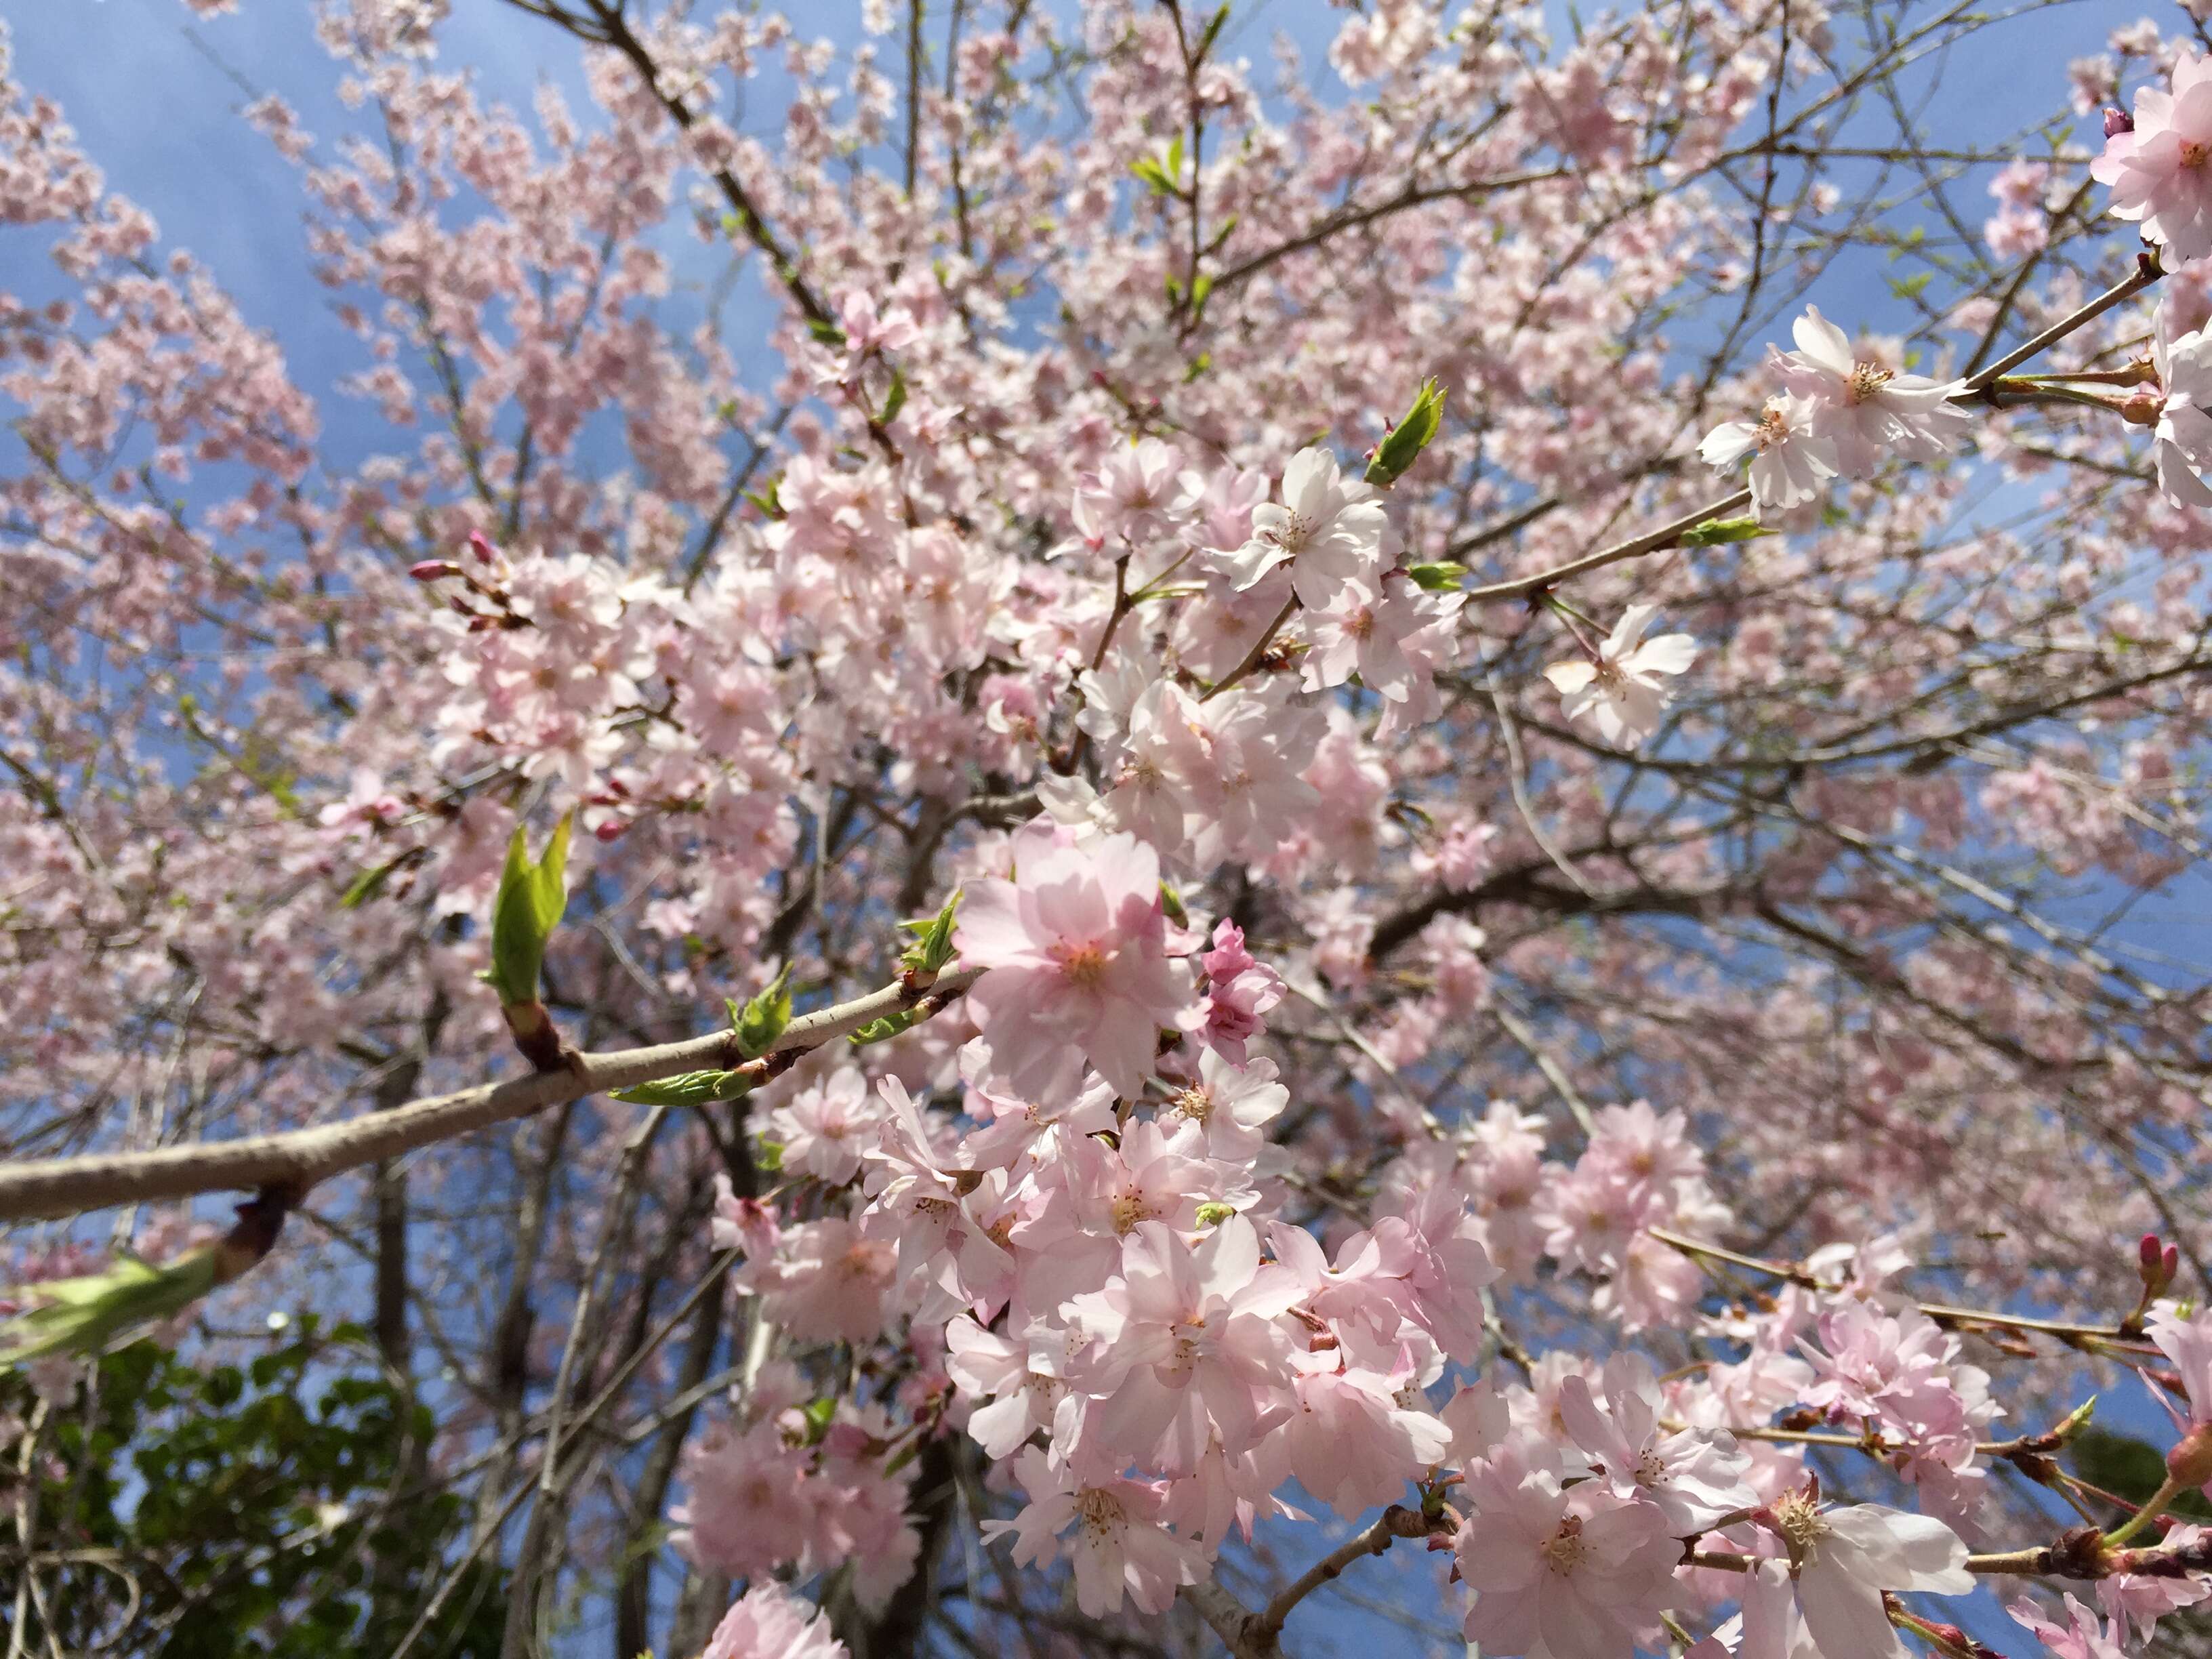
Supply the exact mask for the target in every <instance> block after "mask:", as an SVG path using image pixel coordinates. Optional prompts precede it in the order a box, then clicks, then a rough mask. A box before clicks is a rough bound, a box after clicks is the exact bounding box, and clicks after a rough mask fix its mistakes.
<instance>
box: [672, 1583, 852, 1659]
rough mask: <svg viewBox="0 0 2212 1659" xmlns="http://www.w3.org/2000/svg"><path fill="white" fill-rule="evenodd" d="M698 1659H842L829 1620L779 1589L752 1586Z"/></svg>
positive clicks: (778, 1586) (768, 1585) (843, 1654)
mask: <svg viewBox="0 0 2212 1659" xmlns="http://www.w3.org/2000/svg"><path fill="white" fill-rule="evenodd" d="M699 1659H846V1648H845V1644H843V1643H842V1642H841V1641H839V1640H838V1639H837V1638H836V1635H835V1634H834V1633H833V1632H831V1631H830V1628H829V1620H828V1618H826V1617H825V1616H824V1615H823V1613H821V1612H819V1611H818V1610H817V1609H816V1608H815V1607H811V1606H809V1605H808V1604H807V1603H806V1602H805V1601H800V1600H799V1598H798V1597H797V1596H795V1595H792V1594H791V1593H790V1592H789V1591H788V1590H787V1589H784V1588H783V1587H782V1586H781V1584H777V1583H760V1584H755V1585H754V1586H753V1587H752V1588H751V1589H748V1590H747V1591H746V1592H745V1593H744V1595H741V1596H739V1597H738V1600H737V1601H735V1602H734V1603H732V1606H731V1607H730V1610H729V1611H728V1612H727V1613H724V1614H723V1615H722V1620H721V1622H720V1624H718V1625H716V1626H714V1634H713V1635H712V1636H710V1637H708V1638H707V1647H706V1650H705V1651H704V1652H703V1653H702V1654H701V1655H700V1656H699Z"/></svg>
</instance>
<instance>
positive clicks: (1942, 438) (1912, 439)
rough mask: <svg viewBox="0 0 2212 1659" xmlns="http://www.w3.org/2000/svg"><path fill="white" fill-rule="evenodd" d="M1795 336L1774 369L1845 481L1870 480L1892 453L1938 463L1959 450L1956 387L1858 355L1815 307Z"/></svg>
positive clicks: (1962, 422) (1962, 426)
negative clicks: (1800, 401)
mask: <svg viewBox="0 0 2212 1659" xmlns="http://www.w3.org/2000/svg"><path fill="white" fill-rule="evenodd" d="M1791 335H1792V337H1794V338H1795V339H1796V342H1797V349H1796V350H1795V351H1793V352H1790V353H1789V354H1788V355H1787V356H1782V357H1780V358H1779V359H1778V362H1777V364H1776V367H1777V368H1778V372H1779V373H1780V374H1781V376H1782V380H1783V383H1784V386H1787V387H1788V388H1789V390H1790V392H1791V393H1793V394H1794V395H1796V397H1798V398H1802V399H1803V400H1804V402H1805V404H1806V405H1807V407H1808V410H1809V414H1808V417H1807V427H1808V430H1809V431H1810V432H1811V433H1812V435H1814V437H1815V438H1818V439H1820V440H1822V441H1825V442H1826V444H1827V445H1828V446H1829V447H1830V448H1831V449H1832V452H1833V453H1834V455H1835V458H1836V465H1837V468H1838V470H1839V471H1841V472H1842V473H1843V474H1844V477H1850V478H1865V477H1872V476H1873V474H1874V473H1875V470H1876V469H1877V468H1878V467H1880V465H1881V461H1882V458H1883V457H1884V456H1885V455H1887V454H1896V455H1899V456H1902V457H1904V458H1905V459H1909V460H1922V461H1926V460H1936V459H1940V458H1941V457H1942V456H1943V455H1946V454H1948V453H1950V451H1951V450H1953V449H1954V448H1955V447H1957V444H1958V441H1959V438H1960V435H1961V434H1962V433H1963V432H1964V431H1965V430H1966V426H1967V424H1968V418H1967V416H1966V411H1965V410H1962V409H1958V408H1955V407H1954V406H1953V404H1952V403H1951V398H1952V396H1953V394H1954V392H1957V391H1958V390H1959V386H1957V385H1956V384H1955V383H1948V384H1946V383H1938V382H1936V381H1935V380H1929V379H1927V378H1926V377H1924V376H1923V375H1918V374H1902V373H1900V372H1899V371H1898V370H1896V369H1894V368H1891V367H1890V366H1889V365H1887V364H1886V363H1883V362H1877V361H1875V360H1873V359H1870V358H1867V357H1862V356H1859V355H1858V354H1857V352H1855V351H1854V350H1853V349H1852V347H1851V341H1850V336H1849V335H1847V334H1845V333H1844V331H1843V330H1841V329H1840V328H1838V327H1837V326H1836V325H1834V324H1833V323H1832V322H1830V321H1829V320H1828V319H1826V318H1825V317H1823V316H1822V315H1821V314H1820V307H1818V306H1808V307H1805V314H1804V315H1803V316H1802V317H1800V318H1799V319H1797V320H1796V323H1794V324H1793V325H1791Z"/></svg>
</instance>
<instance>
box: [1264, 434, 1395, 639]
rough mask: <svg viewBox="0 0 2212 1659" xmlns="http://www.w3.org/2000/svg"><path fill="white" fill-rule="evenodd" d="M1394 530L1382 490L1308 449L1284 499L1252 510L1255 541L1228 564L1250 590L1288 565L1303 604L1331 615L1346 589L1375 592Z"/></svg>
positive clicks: (1288, 476) (1297, 461) (1294, 461)
mask: <svg viewBox="0 0 2212 1659" xmlns="http://www.w3.org/2000/svg"><path fill="white" fill-rule="evenodd" d="M1389 530H1390V523H1389V519H1388V518H1387V517H1386V516H1385V515H1384V513H1383V503H1382V502H1381V501H1379V500H1378V499H1377V498H1376V493H1375V490H1374V489H1373V488H1372V487H1371V486H1370V485H1369V484H1367V483H1364V481H1362V480H1360V479H1358V478H1347V477H1345V476H1344V474H1343V472H1342V471H1341V470H1340V468H1339V467H1338V465H1337V464H1336V457H1334V455H1332V454H1330V453H1328V451H1327V450H1325V449H1317V448H1316V449H1302V450H1300V451H1299V452H1298V453H1297V454H1295V455H1293V456H1291V460H1290V465H1288V466H1286V467H1285V468H1284V469H1283V499H1282V503H1281V504H1280V505H1279V506H1278V505H1277V504H1275V503H1274V502H1273V501H1262V502H1261V504H1260V505H1259V506H1257V507H1254V508H1253V509H1252V538H1251V539H1250V540H1249V541H1248V542H1246V543H1245V544H1244V545H1243V547H1242V548H1240V549H1239V550H1237V552H1236V553H1234V554H1232V555H1231V556H1229V558H1228V560H1227V561H1226V563H1227V567H1228V568H1229V570H1230V572H1231V575H1232V576H1233V577H1234V578H1235V580H1236V582H1237V587H1238V588H1239V589H1240V590H1242V589H1244V588H1248V587H1251V586H1254V585H1255V584H1256V583H1257V582H1258V581H1259V580H1261V577H1263V576H1265V575H1266V574H1267V573H1268V572H1269V571H1270V570H1273V568H1275V567H1276V566H1278V565H1280V564H1287V565H1289V567H1290V570H1291V586H1292V588H1293V589H1294V590H1295V591H1296V592H1297V597H1298V602H1299V603H1300V604H1301V605H1304V606H1305V607H1306V608H1307V609H1308V610H1309V611H1326V610H1328V608H1329V607H1330V606H1331V605H1334V603H1335V602H1336V599H1337V597H1338V595H1339V594H1340V592H1342V591H1343V589H1344V588H1345V586H1346V585H1347V584H1348V583H1351V582H1354V581H1362V580H1364V581H1365V582H1367V583H1368V584H1369V585H1370V586H1372V585H1374V584H1375V583H1376V581H1377V580H1379V579H1380V577H1381V576H1382V574H1383V570H1384V569H1385V568H1388V566H1389V553H1388V552H1386V550H1385V546H1384V544H1385V543H1386V542H1387V541H1388V539H1389Z"/></svg>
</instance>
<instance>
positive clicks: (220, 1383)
mask: <svg viewBox="0 0 2212 1659" xmlns="http://www.w3.org/2000/svg"><path fill="white" fill-rule="evenodd" d="M35 1404H36V1401H35V1398H34V1396H33V1394H32V1392H31V1390H30V1389H29V1387H28V1385H27V1383H26V1382H25V1380H24V1379H23V1378H22V1377H21V1376H20V1375H9V1376H0V1416H9V1415H12V1416H14V1417H15V1418H17V1419H21V1420H23V1421H28V1420H29V1419H30V1418H31V1416H32V1413H33V1407H34V1406H35ZM430 1425H431V1419H430V1414H429V1412H428V1410H427V1408H425V1407H422V1405H420V1404H418V1403H416V1402H415V1401H412V1400H410V1397H409V1396H408V1395H406V1394H405V1393H404V1392H403V1391H402V1390H401V1389H398V1388H397V1387H395V1386H394V1385H393V1384H392V1383H391V1382H390V1381H388V1380H387V1379H386V1377H385V1376H383V1374H382V1373H381V1371H380V1369H379V1367H378V1365H377V1364H376V1359H375V1355H374V1352H373V1350H371V1349H370V1348H369V1347H368V1345H367V1343H366V1342H365V1340H364V1339H363V1336H362V1332H361V1331H360V1329H359V1328H357V1327H353V1326H341V1327H339V1328H336V1329H335V1330H332V1331H331V1332H329V1333H328V1334H324V1333H322V1332H321V1331H320V1330H319V1328H318V1327H317V1323H316V1322H315V1321H314V1320H313V1318H312V1317H310V1318H308V1319H306V1320H303V1321H302V1322H301V1323H300V1324H299V1325H298V1326H296V1327H295V1329H294V1332H293V1333H292V1334H290V1335H289V1338H286V1339H272V1340H271V1344H270V1347H269V1349H268V1351H267V1352H264V1353H262V1354H260V1355H258V1356H257V1357H254V1358H251V1359H249V1360H246V1361H245V1362H244V1363H242V1364H221V1365H215V1366H211V1367H209V1368H206V1369H202V1368H201V1367H199V1366H197V1365H194V1364H188V1363H185V1362H183V1361H180V1360H179V1358H177V1357H176V1356H175V1355H174V1354H173V1353H172V1352H169V1351H168V1350H167V1349H164V1348H161V1347H160V1346H156V1345H155V1343H153V1342H150V1341H141V1342H135V1343H132V1344H131V1346H128V1347H125V1348H123V1349H120V1350H118V1352H114V1353H112V1354H110V1355H108V1356H107V1357H106V1358H105V1359H103V1360H101V1361H100V1368H99V1373H98V1376H97V1379H96V1383H95V1385H94V1388H93V1389H91V1390H89V1391H88V1392H80V1393H79V1394H78V1395H77V1397H76V1400H75V1401H73V1402H72V1403H70V1404H69V1405H67V1406H64V1407H56V1408H52V1410H51V1411H50V1414H49V1415H48V1417H47V1419H46V1423H45V1425H44V1426H43V1427H42V1428H41V1429H40V1435H39V1446H40V1452H41V1454H42V1456H41V1459H40V1462H41V1464H42V1470H41V1473H40V1476H39V1479H38V1489H37V1492H35V1494H34V1503H35V1509H34V1511H33V1513H34V1516H35V1520H34V1525H33V1538H34V1541H35V1545H36V1547H37V1549H38V1550H39V1552H40V1556H41V1559H42V1560H43V1561H44V1562H45V1563H46V1565H43V1566H42V1567H41V1570H40V1574H39V1583H40V1588H41V1589H42V1590H43V1591H44V1600H45V1603H46V1609H47V1616H50V1617H51V1618H52V1620H53V1626H54V1628H53V1631H52V1636H53V1638H54V1639H56V1640H57V1641H58V1643H59V1644H60V1645H61V1647H62V1648H63V1650H65V1651H82V1650H85V1649H87V1648H89V1647H92V1646H94V1645H95V1644H104V1645H102V1647H101V1650H102V1651H103V1652H105V1653H108V1654H113V1655H118V1656H149V1659H151V1656H159V1659H233V1656H252V1659H327V1656H329V1655H331V1654H337V1653H358V1654H386V1653H390V1652H391V1651H392V1650H394V1649H395V1648H397V1647H398V1644H399V1643H400V1641H401V1639H402V1638H404V1636H405V1635H406V1632H407V1631H408V1628H409V1627H410V1626H411V1625H412V1624H413V1623H414V1620H415V1619H416V1615H417V1614H418V1613H420V1612H421V1610H422V1606H423V1604H424V1603H425V1602H426V1601H428V1598H429V1596H430V1595H431V1593H432V1591H433V1589H435V1586H436V1585H437V1584H438V1583H441V1581H442V1579H443V1577H444V1571H443V1569H444V1566H445V1564H446V1563H447V1561H449V1560H451V1559H454V1558H455V1557H456V1556H457V1555H458V1553H459V1543H460V1541H461V1540H462V1539H463V1538H464V1536H465V1531H466V1527H467V1516H466V1515H465V1512H464V1510H463V1505H462V1501H461V1499H460V1498H459V1497H457V1496H456V1495H454V1494H453V1493H452V1492H447V1491H445V1490H443V1489H442V1488H441V1486H437V1485H436V1484H435V1480H434V1478H433V1477H430V1476H429V1475H428V1455H427V1437H428V1433H429V1431H430ZM18 1449H19V1450H20V1447H19V1448H18ZM14 1473H15V1453H13V1452H11V1453H10V1455H9V1460H8V1467H7V1469H6V1473H5V1475H4V1476H0V1480H6V1481H10V1482H11V1481H12V1479H13V1476H14ZM9 1508H10V1509H12V1508H13V1489H12V1486H10V1488H9ZM6 1543H7V1544H9V1545H13V1544H14V1543H15V1538H14V1536H13V1528H9V1536H8V1537H7V1539H6ZM19 1560H20V1558H18V1561H19ZM18 1571H20V1566H19V1565H18V1562H16V1561H11V1562H10V1563H9V1565H8V1567H7V1569H6V1571H5V1572H4V1573H0V1577H8V1578H13V1577H15V1574H16V1573H17V1572H18ZM134 1584H135V1586H136V1589H137V1596H138V1598H139V1600H138V1605H137V1608H136V1610H135V1612H134V1611H133V1610H132V1607H131V1602H132V1587H133V1585H134ZM504 1612H505V1609H504V1605H503V1595H502V1593H501V1583H500V1575H499V1574H498V1573H497V1571H496V1570H495V1569H490V1568H486V1567H484V1566H482V1565H479V1566H477V1567H474V1568H471V1571H470V1572H469V1574H468V1576H467V1579H466V1581H465V1583H463V1584H462V1585H461V1586H460V1588H459V1590H458V1591H457V1593H456V1594H455V1595H453V1596H452V1597H451V1598H450V1600H449V1601H448V1603H447V1607H446V1609H445V1611H444V1612H443V1613H441V1615H440V1618H439V1620H438V1621H437V1624H436V1626H435V1627H434V1629H433V1630H431V1631H430V1632H426V1633H425V1637H424V1638H422V1639H419V1640H418V1641H417V1643H416V1652H417V1653H420V1654H422V1655H424V1656H426V1659H474V1656H479V1655H481V1656H485V1659H491V1656H495V1655H496V1654H497V1652H498V1650H499V1644H500V1635H501V1625H502V1622H503V1620H504ZM14 1616H15V1608H14V1599H13V1597H12V1596H10V1597H8V1598H5V1599H4V1600H0V1634H5V1635H8V1636H10V1637H12V1636H13V1634H14V1632H12V1631H11V1630H10V1629H9V1623H10V1621H11V1620H12V1619H13V1618H14ZM25 1635H26V1636H27V1647H28V1650H29V1651H32V1652H34V1653H37V1652H45V1651H47V1646H46V1644H47V1639H48V1632H47V1631H46V1628H45V1627H44V1626H43V1625H42V1624H41V1622H40V1614H39V1613H37V1612H36V1611H35V1610H34V1611H33V1613H32V1615H31V1628H30V1629H29V1630H28V1631H27V1632H25Z"/></svg>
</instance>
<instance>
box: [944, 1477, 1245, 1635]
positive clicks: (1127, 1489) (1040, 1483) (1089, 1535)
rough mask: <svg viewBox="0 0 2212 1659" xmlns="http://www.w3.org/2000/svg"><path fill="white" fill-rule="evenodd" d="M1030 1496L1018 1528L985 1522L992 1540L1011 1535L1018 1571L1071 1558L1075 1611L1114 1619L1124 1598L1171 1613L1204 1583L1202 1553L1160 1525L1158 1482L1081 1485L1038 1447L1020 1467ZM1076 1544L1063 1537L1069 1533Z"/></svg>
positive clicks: (1149, 1610) (1112, 1480)
mask: <svg viewBox="0 0 2212 1659" xmlns="http://www.w3.org/2000/svg"><path fill="white" fill-rule="evenodd" d="M1014 1472H1015V1474H1017V1475H1018V1477H1019V1479H1020V1480H1021V1483H1022V1485H1023V1486H1024V1488H1025V1489H1026V1490H1027V1491H1028V1492H1029V1495H1030V1502H1029V1505H1028V1507H1027V1508H1025V1509H1024V1510H1022V1512H1021V1513H1020V1514H1019V1515H1018V1516H1015V1517H1014V1518H1013V1520H1012V1521H987V1522H984V1523H983V1535H984V1537H985V1538H986V1539H987V1540H988V1539H993V1538H997V1537H1000V1536H1001V1535H1003V1534H1008V1533H1011V1534H1013V1538H1014V1548H1013V1559H1014V1565H1017V1566H1029V1565H1035V1564H1036V1563H1038V1562H1041V1561H1048V1560H1050V1559H1053V1558H1054V1557H1055V1556H1058V1555H1066V1557H1067V1558H1068V1559H1069V1560H1070V1561H1071V1562H1072V1563H1073V1566H1074V1569H1075V1599H1076V1605H1077V1606H1079V1607H1081V1608H1082V1609H1083V1610H1084V1612H1085V1613H1090V1614H1091V1615H1092V1616H1094V1617H1097V1616H1102V1615H1103V1614H1106V1613H1112V1612H1113V1611H1114V1610H1115V1609H1116V1608H1117V1607H1120V1606H1121V1601H1122V1598H1123V1596H1124V1595H1127V1598H1128V1599H1129V1600H1130V1601H1133V1602H1134V1603H1135V1604H1136V1605H1137V1607H1139V1609H1140V1610H1141V1611H1143V1612H1146V1613H1165V1612H1166V1611H1167V1609H1168V1604H1169V1603H1170V1601H1174V1599H1175V1593H1176V1588H1177V1586H1179V1585H1182V1584H1191V1583H1197V1582H1198V1581H1199V1579H1200V1577H1202V1576H1203V1574H1202V1572H1201V1569H1200V1559H1201V1558H1200V1555H1199V1553H1198V1551H1197V1549H1196V1548H1195V1547H1194V1546H1192V1545H1190V1544H1188V1543H1186V1542H1185V1541H1182V1539H1179V1538H1177V1537H1176V1535H1175V1534H1172V1533H1170V1532H1169V1531H1168V1530H1167V1529H1166V1528H1164V1527H1163V1526H1162V1525H1161V1524H1160V1521H1159V1516H1160V1511H1161V1507H1162V1504H1163V1502H1164V1494H1163V1491H1162V1488H1161V1487H1160V1486H1158V1485H1157V1484H1154V1483H1152V1482H1149V1481H1142V1480H1128V1479H1127V1478H1125V1477H1121V1476H1112V1477H1107V1478H1103V1479H1085V1478H1082V1477H1079V1476H1078V1475H1077V1474H1076V1473H1075V1472H1074V1471H1073V1469H1072V1468H1059V1469H1056V1468H1054V1466H1053V1465H1052V1464H1051V1463H1050V1462H1048V1461H1047V1460H1046V1457H1045V1455H1044V1454H1043V1453H1042V1452H1041V1451H1039V1450H1037V1449H1036V1448H1035V1447H1034V1446H1032V1447H1030V1448H1029V1449H1027V1450H1025V1451H1024V1452H1023V1453H1022V1454H1021V1455H1020V1456H1018V1458H1016V1459H1015V1460H1014ZM1071 1526H1072V1527H1073V1528H1075V1531H1074V1534H1073V1536H1062V1534H1066V1532H1067V1529H1068V1528H1070V1527H1071Z"/></svg>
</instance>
